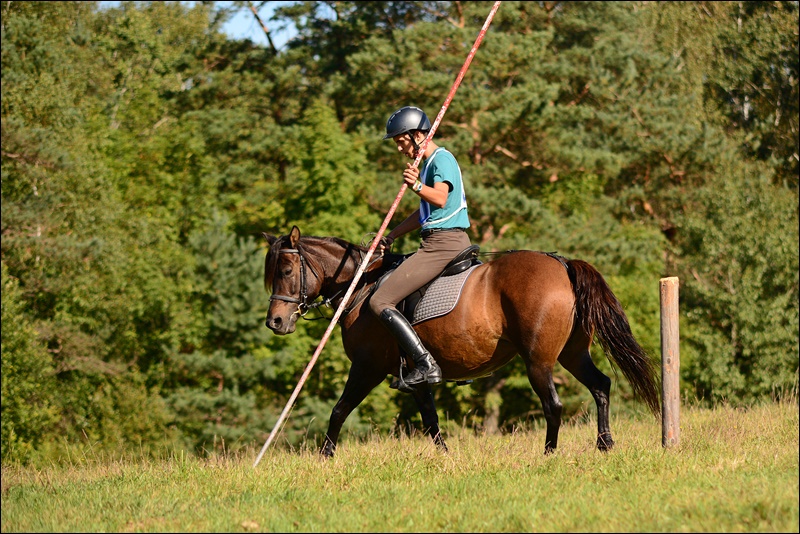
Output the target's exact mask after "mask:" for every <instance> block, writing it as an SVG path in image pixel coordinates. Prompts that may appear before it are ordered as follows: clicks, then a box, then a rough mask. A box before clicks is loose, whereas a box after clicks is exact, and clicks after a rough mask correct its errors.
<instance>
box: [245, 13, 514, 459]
mask: <svg viewBox="0 0 800 534" xmlns="http://www.w3.org/2000/svg"><path fill="white" fill-rule="evenodd" d="M500 4H501V2H499V1H498V2H495V3H494V6H492V10H491V11H490V12H489V16H488V17H487V18H486V22H484V23H483V27H482V28H481V31H480V32H479V33H478V37H477V39H475V43H474V44H473V45H472V48H471V49H470V51H469V54H468V55H467V59H466V61H465V62H464V66H462V67H461V70H460V71H459V73H458V77H457V78H456V81H455V82H453V87H452V88H451V89H450V93H449V94H448V95H447V98H446V99H445V101H444V104H443V105H442V109H441V110H439V114H438V115H437V116H436V120H435V121H434V122H433V124H432V125H431V130H430V132H428V135H427V136H426V137H425V141H423V142H422V145H421V146H420V150H419V152H418V154H417V157H416V158H415V159H414V167H417V166H419V162H420V161H421V160H422V154H423V153H424V152H425V149H426V148H427V146H428V143H429V142H430V140H431V139H432V138H433V134H434V133H435V132H436V129H437V128H438V127H439V123H440V122H441V121H442V117H444V114H445V112H446V111H447V107H448V106H449V105H450V102H451V101H452V100H453V96H454V95H455V94H456V90H457V89H458V86H459V85H460V84H461V80H462V79H463V78H464V74H465V73H466V72H467V69H468V68H469V64H470V63H472V58H473V57H474V56H475V52H476V51H477V50H478V47H479V46H480V44H481V41H483V36H484V35H485V34H486V30H488V29H489V24H491V22H492V19H493V18H494V14H495V13H496V12H497V8H499V7H500ZM407 188H408V185H406V183H405V182H403V185H402V186H400V191H399V192H398V193H397V197H396V198H395V199H394V202H393V203H392V207H391V208H389V213H387V214H386V217H385V218H384V219H383V224H381V227H380V229H379V230H378V232H377V235H376V236H375V239H373V241H372V244H371V245H370V247H369V250H368V251H367V253H366V255H364V259H363V260H362V261H361V265H359V267H358V270H357V271H356V275H355V277H354V278H353V281H352V282H351V283H350V287H349V288H348V289H347V292H346V293H345V294H344V297H342V303H341V304H340V305H339V308H338V309H337V310H336V313H334V314H333V318H332V319H331V323H330V324H329V325H328V329H327V330H325V334H324V335H323V336H322V340H321V341H320V343H319V345H318V346H317V349H316V350H315V351H314V354H313V356H312V357H311V361H310V362H308V365H307V366H306V369H305V371H303V374H302V376H301V377H300V381H299V382H298V383H297V386H296V387H295V388H294V391H293V392H292V395H291V396H290V397H289V401H288V402H287V403H286V407H285V408H284V409H283V412H282V413H281V415H280V417H278V421H277V422H276V423H275V427H274V428H273V429H272V432H270V434H269V437H268V438H267V441H266V442H265V443H264V446H263V447H261V452H259V453H258V457H257V458H256V460H255V462H253V467H256V466H257V465H258V462H260V461H261V458H262V456H264V453H265V452H266V451H267V447H269V444H270V443H272V440H273V439H275V436H276V435H277V433H278V430H279V429H280V427H281V425H282V424H283V421H284V420H285V419H286V417H287V416H288V415H289V410H290V409H291V407H292V405H293V404H294V401H295V400H296V399H297V396H298V395H299V394H300V389H301V388H302V387H303V384H304V383H305V381H306V380H307V379H308V375H309V374H311V369H312V368H313V367H314V364H315V363H316V362H317V358H319V354H320V353H321V352H322V347H324V346H325V343H326V342H327V341H328V338H329V337H330V335H331V332H333V328H334V326H336V322H337V321H338V320H339V316H340V315H341V314H342V310H343V309H344V307H345V305H346V304H347V301H348V300H349V299H350V296H351V295H352V293H353V289H354V288H355V287H356V284H357V283H358V281H359V280H360V279H361V275H362V274H364V270H365V269H366V267H367V265H368V264H369V260H370V258H371V257H372V253H373V252H374V251H375V248H376V247H377V246H378V243H379V241H380V238H381V237H383V233H384V232H385V231H386V227H387V226H389V221H391V219H392V216H393V215H394V212H395V211H396V210H397V206H398V205H400V199H401V198H403V193H405V192H406V189H407Z"/></svg>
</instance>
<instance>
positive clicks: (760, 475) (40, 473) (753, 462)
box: [2, 401, 800, 532]
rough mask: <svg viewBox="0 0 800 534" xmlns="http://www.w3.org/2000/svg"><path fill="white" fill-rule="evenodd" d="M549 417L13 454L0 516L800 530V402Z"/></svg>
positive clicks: (22, 524)
mask: <svg viewBox="0 0 800 534" xmlns="http://www.w3.org/2000/svg"><path fill="white" fill-rule="evenodd" d="M612 430H613V431H614V438H615V440H616V442H617V443H616V448H615V449H614V450H613V451H612V452H610V453H607V454H603V453H600V452H598V451H596V450H595V448H594V442H595V438H594V434H595V430H594V422H592V421H586V420H584V421H582V422H578V423H575V424H567V425H564V426H563V427H562V431H561V436H560V444H559V450H558V452H557V453H556V454H554V455H549V456H544V455H543V454H542V449H543V445H544V432H543V430H542V429H535V430H532V431H529V432H520V433H516V434H513V435H504V436H475V435H473V434H472V433H471V432H468V431H460V432H455V433H454V432H452V431H451V432H450V433H449V434H448V436H447V439H448V445H449V447H450V452H449V453H448V454H442V453H440V452H438V451H437V450H436V449H435V448H434V447H433V446H432V445H431V444H430V440H429V439H428V438H425V437H422V436H411V437H408V436H400V437H388V436H386V435H382V436H376V437H373V438H371V439H369V440H366V441H355V440H352V441H348V440H345V441H344V442H343V443H342V444H341V445H340V447H339V450H338V452H337V456H336V457H335V458H334V459H333V460H331V461H323V460H321V459H320V458H319V457H318V456H317V454H316V452H315V451H313V450H309V449H304V450H300V451H287V450H280V449H277V448H276V449H270V450H268V451H267V453H266V454H265V455H264V457H263V459H262V460H261V463H260V464H259V465H258V467H256V468H255V469H253V467H252V463H253V460H254V459H255V457H256V455H257V452H258V450H257V449H258V448H260V445H261V444H258V446H256V447H255V450H251V451H248V454H246V455H243V456H241V457H216V458H212V459H209V460H201V459H197V458H194V457H189V456H185V455H181V454H176V455H172V456H171V457H169V458H166V459H164V460H163V461H160V462H156V461H143V460H139V461H135V460H127V461H123V460H111V459H102V458H94V457H92V455H91V453H87V454H86V455H84V456H82V457H81V458H73V459H72V460H71V462H67V464H66V465H60V466H55V465H54V466H51V467H46V468H41V469H36V468H31V467H20V466H4V467H3V470H2V531H3V532H20V531H34V532H42V531H93V532H99V531H107V532H108V531H112V532H158V531H161V532H163V531H171V532H175V531H183V532H221V531H227V532H236V531H239V532H245V531H265V532H322V531H328V532H330V531H335V532H425V531H445V532H520V531H532V532H544V531H548V532H553V531H559V532H570V531H596V532H601V531H602V532H612V531H616V532H620V531H628V532H755V531H758V532H798V530H800V527H799V526H798V525H799V522H800V519H798V498H799V495H798V452H799V451H800V446H799V445H798V432H799V431H798V405H797V402H794V401H793V402H784V403H778V404H770V405H765V406H754V407H752V408H750V409H747V410H737V409H734V408H730V407H721V408H717V409H714V410H704V409H690V408H684V409H683V410H682V413H681V442H680V444H679V445H678V446H676V447H673V448H670V449H663V448H662V447H661V426H660V422H659V421H658V420H655V419H652V418H633V419H619V420H617V419H616V418H614V419H612Z"/></svg>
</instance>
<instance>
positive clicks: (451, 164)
mask: <svg viewBox="0 0 800 534" xmlns="http://www.w3.org/2000/svg"><path fill="white" fill-rule="evenodd" d="M420 181H421V182H422V183H424V184H425V185H427V186H428V187H433V185H434V184H436V183H439V182H447V183H448V184H450V186H449V189H450V192H449V193H448V194H447V202H445V205H444V206H443V207H441V208H438V207H436V206H432V205H431V204H428V203H427V202H425V201H424V200H422V199H420V202H419V222H420V224H421V225H422V230H429V229H431V228H464V229H466V228H469V215H468V214H467V195H466V193H465V192H464V181H463V180H462V179H461V168H460V167H459V166H458V162H457V161H456V158H455V156H453V154H451V153H450V152H448V151H447V150H446V149H445V148H442V147H439V148H437V149H436V150H435V151H434V152H433V154H431V157H429V158H428V159H427V160H425V164H424V165H423V166H422V169H421V170H420Z"/></svg>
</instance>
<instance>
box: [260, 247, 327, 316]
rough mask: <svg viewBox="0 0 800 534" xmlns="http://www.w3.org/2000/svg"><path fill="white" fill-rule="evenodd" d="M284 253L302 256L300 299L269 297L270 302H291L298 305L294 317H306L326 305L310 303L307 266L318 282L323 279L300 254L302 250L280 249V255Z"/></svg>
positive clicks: (282, 296) (280, 296)
mask: <svg viewBox="0 0 800 534" xmlns="http://www.w3.org/2000/svg"><path fill="white" fill-rule="evenodd" d="M282 252H285V253H287V254H297V255H298V256H300V298H296V297H288V296H286V295H271V296H270V297H269V300H270V302H271V301H273V300H282V301H284V302H289V303H291V304H297V311H295V312H294V313H293V314H292V315H294V314H299V315H300V317H304V316H305V315H306V314H307V313H308V312H309V310H311V309H313V308H317V307H319V306H322V305H323V304H325V303H326V301H322V302H317V303H309V302H308V284H307V281H306V280H307V277H306V265H308V268H309V269H310V270H311V272H312V273H313V274H314V276H316V277H317V280H320V281H322V278H321V277H320V276H319V274H317V271H315V270H314V267H312V266H311V264H310V263H308V262H307V261H306V258H305V256H304V255H303V253H302V252H300V249H297V248H282V249H280V250H279V251H278V253H282Z"/></svg>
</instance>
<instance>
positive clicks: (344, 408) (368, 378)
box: [319, 362, 386, 458]
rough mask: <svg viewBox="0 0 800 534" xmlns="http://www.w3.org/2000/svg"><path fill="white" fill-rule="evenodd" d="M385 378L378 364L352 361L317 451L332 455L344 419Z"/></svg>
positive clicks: (327, 455)
mask: <svg viewBox="0 0 800 534" xmlns="http://www.w3.org/2000/svg"><path fill="white" fill-rule="evenodd" d="M385 379H386V373H384V372H382V370H381V369H379V368H378V366H369V365H364V364H359V363H356V362H353V365H351V366H350V374H349V375H348V377H347V383H346V384H345V385H344V391H342V396H341V397H339V402H337V403H336V406H334V407H333V411H332V412H331V419H330V422H329V423H328V432H327V433H326V435H325V442H324V443H323V444H322V448H320V451H319V453H320V454H321V455H322V456H325V457H327V458H332V457H333V453H334V452H335V451H336V443H337V442H338V441H339V432H341V430H342V425H343V424H344V422H345V420H346V419H347V417H348V416H349V415H350V414H351V413H352V412H353V410H355V409H356V408H357V407H358V405H359V404H361V401H363V400H364V399H365V398H366V397H367V395H369V392H370V391H372V390H373V389H375V386H377V385H378V384H380V383H381V382H383V381H384V380H385Z"/></svg>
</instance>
